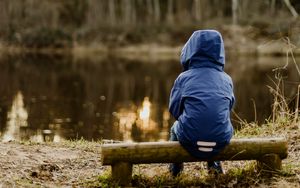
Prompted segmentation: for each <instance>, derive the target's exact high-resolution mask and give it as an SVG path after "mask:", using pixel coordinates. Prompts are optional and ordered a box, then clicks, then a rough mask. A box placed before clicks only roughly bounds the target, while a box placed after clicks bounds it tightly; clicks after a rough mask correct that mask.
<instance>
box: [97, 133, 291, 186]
mask: <svg viewBox="0 0 300 188" xmlns="http://www.w3.org/2000/svg"><path fill="white" fill-rule="evenodd" d="M101 149H102V152H101V155H102V157H101V160H102V164H103V165H111V166H112V178H113V180H114V181H116V182H118V183H119V184H120V185H128V184H130V181H131V177H132V165H133V164H149V163H174V162H195V161H201V160H199V159H196V158H194V157H192V156H191V155H190V154H189V153H188V152H186V151H185V150H184V149H183V148H182V147H181V146H180V144H179V142H167V141H166V142H140V143H117V144H103V145H102V148H101ZM287 150H288V147H287V141H286V139H285V138H249V139H232V140H231V142H230V144H229V145H228V146H227V147H226V148H225V149H224V150H223V151H222V152H221V153H220V154H219V155H217V156H216V157H214V158H213V159H212V160H220V161H224V160H257V162H258V163H257V164H258V167H259V168H260V169H263V170H268V171H277V170H280V169H281V160H282V159H284V158H286V157H287Z"/></svg>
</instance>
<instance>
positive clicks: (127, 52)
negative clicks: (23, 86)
mask: <svg viewBox="0 0 300 188" xmlns="http://www.w3.org/2000/svg"><path fill="white" fill-rule="evenodd" d="M183 45H184V44H182V45H178V46H167V45H160V44H156V43H150V44H137V45H128V46H121V47H109V46H106V45H102V44H93V45H75V46H74V47H71V48H24V47H18V46H5V45H2V44H0V56H1V55H7V54H8V55H20V54H41V55H71V56H73V57H74V58H76V59H77V58H78V59H81V58H83V59H84V58H89V57H95V56H99V55H101V56H108V57H113V56H115V57H122V58H126V59H141V60H143V59H145V60H174V59H176V60H178V58H179V56H180V52H181V49H182V46H183ZM225 50H226V53H227V54H228V55H233V56H259V57H260V56H286V55H287V53H293V55H294V56H300V47H297V46H294V45H291V44H287V43H285V42H284V41H281V40H277V41H269V42H264V43H261V44H250V45H248V46H247V45H244V44H237V45H232V43H230V42H229V45H227V46H225Z"/></svg>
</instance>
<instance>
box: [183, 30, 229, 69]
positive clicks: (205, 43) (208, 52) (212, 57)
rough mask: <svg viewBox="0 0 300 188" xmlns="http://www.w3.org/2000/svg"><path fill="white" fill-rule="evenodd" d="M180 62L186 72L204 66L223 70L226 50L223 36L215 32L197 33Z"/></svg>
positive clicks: (200, 31)
mask: <svg viewBox="0 0 300 188" xmlns="http://www.w3.org/2000/svg"><path fill="white" fill-rule="evenodd" d="M180 62H181V64H182V66H183V68H184V70H188V69H189V68H190V67H199V66H202V65H204V64H208V65H207V66H210V64H211V66H220V67H221V68H222V69H223V68H224V65H225V50H224V42H223V39H222V36H221V34H220V33H219V32H218V31H215V30H198V31H195V32H194V33H193V34H192V36H191V37H190V38H189V40H188V41H187V42H186V44H185V45H184V47H183V49H182V51H181V57H180Z"/></svg>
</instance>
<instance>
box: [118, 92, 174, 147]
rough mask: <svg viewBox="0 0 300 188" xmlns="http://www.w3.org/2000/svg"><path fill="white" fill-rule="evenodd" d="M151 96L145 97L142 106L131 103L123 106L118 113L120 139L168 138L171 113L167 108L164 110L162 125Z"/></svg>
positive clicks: (149, 139)
mask: <svg viewBox="0 0 300 188" xmlns="http://www.w3.org/2000/svg"><path fill="white" fill-rule="evenodd" d="M156 110H157V109H156V108H155V107H153V106H152V103H151V102H150V99H149V97H144V100H143V101H142V105H141V106H135V105H133V104H132V105H130V106H129V107H127V108H126V107H122V108H120V109H119V111H118V112H117V113H114V115H115V116H116V118H117V119H116V121H115V122H114V125H115V126H118V132H119V133H120V139H121V140H126V141H142V140H148V141H151V140H156V139H155V138H158V139H162V140H166V139H167V137H168V129H169V120H170V115H169V112H168V110H167V108H165V109H164V110H163V121H162V127H160V126H159V123H158V122H160V120H158V119H155V111H156Z"/></svg>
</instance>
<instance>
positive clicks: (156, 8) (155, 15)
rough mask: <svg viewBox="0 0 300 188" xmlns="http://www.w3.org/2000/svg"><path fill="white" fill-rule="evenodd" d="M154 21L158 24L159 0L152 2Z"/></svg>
mask: <svg viewBox="0 0 300 188" xmlns="http://www.w3.org/2000/svg"><path fill="white" fill-rule="evenodd" d="M154 20H155V22H156V23H159V22H160V5H159V0H154Z"/></svg>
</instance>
